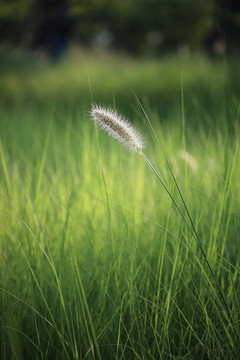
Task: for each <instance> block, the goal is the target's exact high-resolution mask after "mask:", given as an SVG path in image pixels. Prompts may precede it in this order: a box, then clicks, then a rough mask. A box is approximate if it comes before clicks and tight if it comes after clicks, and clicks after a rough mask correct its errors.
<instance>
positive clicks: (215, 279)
mask: <svg viewBox="0 0 240 360" xmlns="http://www.w3.org/2000/svg"><path fill="white" fill-rule="evenodd" d="M138 153H139V154H140V155H141V156H142V157H143V158H144V160H145V161H146V163H147V164H148V166H149V167H150V168H151V170H152V171H153V173H154V174H155V175H156V176H157V178H158V180H159V181H160V183H161V184H162V186H163V187H164V189H165V190H166V192H167V194H168V195H169V197H170V198H171V200H172V202H173V204H174V205H175V207H176V208H177V210H178V212H179V213H180V214H181V216H182V218H183V220H184V222H185V223H186V225H187V227H188V229H189V230H190V232H191V234H192V235H193V237H194V238H195V240H196V242H197V244H198V246H199V248H200V250H201V253H202V255H203V257H204V260H205V261H206V264H207V266H208V269H209V271H210V273H211V275H212V277H213V279H214V281H215V283H216V286H217V289H218V291H219V294H220V296H221V298H222V301H223V304H224V306H225V308H226V310H227V312H228V314H229V316H230V319H231V322H232V324H233V325H234V322H233V319H232V316H231V313H230V309H229V307H228V304H227V302H226V300H225V297H224V295H223V293H222V290H221V288H220V286H219V284H218V281H217V278H216V276H215V274H214V272H213V270H212V267H211V265H210V263H209V261H208V259H207V256H206V253H205V251H204V249H203V247H202V244H201V241H200V239H199V236H198V234H197V231H196V228H195V226H194V224H193V221H192V218H191V216H190V213H189V211H188V208H187V205H186V203H185V201H184V199H183V196H182V193H181V192H180V189H179V187H178V185H177V181H176V179H175V177H174V182H175V184H176V185H177V189H178V191H179V192H180V195H181V199H182V201H183V204H184V207H185V209H186V211H187V215H188V217H189V220H190V223H191V225H192V227H191V226H190V224H189V222H188V221H187V219H186V217H185V216H184V214H183V212H182V210H181V209H180V208H179V206H178V204H177V203H176V201H175V200H174V198H173V196H172V195H171V193H170V192H169V190H168V189H167V187H166V185H165V184H164V182H163V181H162V179H161V177H160V176H159V174H158V173H157V171H156V170H155V169H154V167H153V165H152V164H151V162H150V161H149V160H148V158H147V157H146V155H145V154H144V153H143V152H142V150H138ZM171 174H172V171H171ZM172 175H173V174H172Z"/></svg>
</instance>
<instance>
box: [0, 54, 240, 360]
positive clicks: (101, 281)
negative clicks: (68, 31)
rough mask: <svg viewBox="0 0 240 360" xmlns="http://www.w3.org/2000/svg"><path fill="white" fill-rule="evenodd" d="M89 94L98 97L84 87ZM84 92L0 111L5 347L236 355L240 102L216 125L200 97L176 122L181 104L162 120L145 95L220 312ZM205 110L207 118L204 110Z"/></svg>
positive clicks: (137, 170)
mask: <svg viewBox="0 0 240 360" xmlns="http://www.w3.org/2000/svg"><path fill="white" fill-rule="evenodd" d="M172 61H173V60H172ZM173 62H174V61H173ZM139 66H140V65H139ZM49 71H50V70H49ZM53 71H54V72H56V74H58V75H57V76H58V77H59V76H60V74H59V73H58V71H59V69H58V70H57V68H56V69H54V70H53ZM104 71H106V70H104ZM129 73H131V71H130V70H129ZM6 76H7V75H6ZM29 76H30V75H29ZM32 76H33V77H34V76H35V75H34V74H33V75H32ZM36 76H37V75H36ZM51 76H53V75H51ZM62 76H63V74H62ZM115 76H116V79H117V75H115ZM139 76H141V71H139ZM149 76H150V75H149ZM214 76H216V74H215V75H214V74H213V75H212V77H214ZM136 77H137V75H136ZM64 78H65V75H64ZM93 79H94V77H93ZM183 80H184V79H183ZM101 81H102V80H101ZM108 81H109V79H108ZM118 81H119V83H120V82H121V80H120V79H118ZM91 82H92V84H93V83H94V81H91ZM123 83H124V80H123ZM44 84H45V85H44ZM85 85H86V86H88V85H87V84H85ZM24 86H25V85H23V88H24ZM26 86H27V85H26ZM44 86H45V88H46V91H48V87H47V83H44V82H43V84H42V85H39V89H40V91H42V93H44V90H43V89H42V87H44ZM98 86H99V87H100V83H98ZM212 86H213V85H212ZM93 88H94V85H93ZM87 91H89V86H88V90H86V92H87ZM97 94H98V93H97ZM146 94H147V93H146ZM92 95H93V100H94V101H98V98H99V97H100V98H101V94H100V95H99V96H98V95H96V94H94V89H93V92H92ZM179 97H180V95H179ZM123 98H124V97H123ZM123 98H121V99H123ZM109 99H111V100H112V95H111V96H109ZM150 99H151V98H150V97H149V102H151V101H150ZM131 101H132V104H133V108H134V109H136V110H132V111H131V112H129V114H130V115H131V121H132V122H133V123H136V124H137V127H138V129H139V130H140V131H141V133H143V134H144V137H145V139H146V142H147V148H146V154H147V156H149V157H150V158H151V161H152V163H153V165H154V166H155V167H156V169H157V170H158V172H159V173H160V174H161V176H162V178H163V179H164V182H165V183H166V184H167V186H168V188H169V190H170V192H171V193H172V195H173V196H174V198H175V199H176V201H177V202H178V203H179V204H181V201H180V198H179V195H178V193H177V190H176V187H175V185H174V182H173V180H172V178H171V175H170V173H169V170H168V168H167V165H166V162H165V160H164V157H163V155H162V153H161V150H160V148H159V145H158V143H157V141H156V139H155V137H154V135H153V133H152V132H151V129H150V127H149V125H148V122H147V121H146V119H145V118H144V116H143V115H142V114H141V111H140V109H139V108H138V105H137V104H136V101H135V99H134V97H133V98H132V100H131ZM234 101H235V100H234ZM179 102H180V103H181V99H180V100H179ZM89 104H90V95H89V99H88V102H87V101H86V100H84V101H82V100H79V104H76V103H74V104H73V106H69V105H64V104H59V103H58V102H56V101H55V102H53V103H52V104H51V105H49V104H48V103H47V102H46V105H45V106H40V105H39V103H37V104H35V105H34V104H32V105H31V106H29V107H26V106H25V103H24V102H23V104H22V105H21V102H18V104H16V105H15V107H11V108H10V107H8V106H6V105H7V104H6V103H5V105H4V106H2V108H1V110H0V111H1V113H0V117H1V122H0V140H1V142H0V189H1V190H0V219H1V226H0V247H1V248H0V257H1V261H0V271H1V281H0V284H1V285H0V287H1V300H0V302H1V324H0V326H1V327H0V334H1V335H0V344H1V345H0V346H1V358H2V359H33V358H34V359H100V358H101V359H126V360H129V359H226V360H227V359H237V358H238V354H239V310H240V309H239V306H240V305H239V296H240V293H239V266H240V262H239V261H240V260H239V256H238V254H239V245H240V244H239V211H240V204H239V198H240V183H239V175H240V164H239V161H238V159H239V155H240V154H239V125H238V124H237V122H236V121H235V120H236V119H237V116H238V112H237V106H236V107H235V108H234V107H232V109H231V112H232V113H233V114H235V115H234V119H235V120H234V119H232V123H231V127H229V125H228V121H227V116H226V114H222V119H221V121H220V122H219V126H217V125H216V122H215V121H213V124H214V125H212V126H211V127H208V126H206V119H205V118H204V116H205V113H204V111H203V110H201V109H198V111H197V112H196V113H194V112H191V117H193V116H194V117H195V119H197V122H196V121H193V122H192V121H191V119H190V116H189V114H188V111H189V108H186V109H185V110H186V113H185V130H184V131H183V119H182V114H181V108H180V111H178V108H177V107H176V108H175V111H173V110H174V109H171V108H169V112H168V113H167V115H166V117H165V118H164V119H163V118H162V115H160V114H159V113H158V112H157V110H156V111H153V112H152V111H151V109H150V108H148V106H147V105H146V110H147V112H148V115H149V117H150V119H151V121H152V124H153V127H154V130H155V131H156V133H157V135H158V137H159V139H160V142H161V145H162V146H163V148H164V150H165V152H166V154H167V157H168V159H169V161H170V163H171V165H172V167H173V171H174V174H175V176H176V178H177V181H178V183H179V186H180V188H181V190H182V192H183V196H184V198H185V199H186V201H187V204H188V206H189V209H190V212H191V215H192V217H193V220H194V223H195V225H196V228H197V231H198V233H199V236H200V238H201V241H202V244H203V247H204V250H205V252H206V253H207V256H208V259H209V261H210V263H211V266H212V268H213V269H214V272H215V273H216V275H217V279H218V282H219V284H220V287H221V290H222V292H223V293H224V296H225V298H226V301H227V303H228V306H229V308H230V309H231V315H232V318H233V324H232V323H231V324H229V322H228V319H227V317H226V315H227V314H226V312H225V309H224V308H223V306H222V303H221V298H220V297H219V293H218V291H217V288H216V286H215V283H214V281H213V280H212V278H211V276H210V274H209V271H208V269H207V267H206V265H205V264H204V259H203V258H202V256H201V252H200V251H199V248H198V247H197V245H196V243H195V241H194V239H193V237H192V236H191V233H190V232H189V230H188V228H187V227H186V225H185V224H184V221H183V220H182V218H181V216H180V215H179V213H178V212H177V211H176V209H175V208H174V206H173V205H172V203H171V201H170V199H169V198H168V196H167V194H166V193H165V191H164V189H163V188H162V187H161V185H160V184H159V183H158V182H157V179H156V178H155V177H154V174H152V173H151V172H150V171H149V169H148V168H147V165H146V163H145V162H144V160H143V159H142V158H141V157H140V156H139V155H138V154H135V153H130V154H129V153H127V152H126V151H125V149H124V148H123V147H122V146H121V145H119V144H118V143H117V142H115V141H114V140H112V139H111V138H109V137H107V136H106V134H104V133H102V132H99V133H98V134H97V135H96V129H95V128H94V125H93V124H92V123H91V122H90V121H89V116H88V111H89ZM113 105H114V104H113ZM182 105H183V104H182ZM202 106H203V107H204V103H202ZM122 107H123V108H124V105H122ZM182 107H183V106H182ZM219 107H221V105H220V104H219ZM229 112H230V110H229ZM217 113H219V108H216V114H217ZM208 116H209V119H208V121H207V123H209V124H210V123H211V116H212V117H213V116H214V113H211V114H210V113H208ZM140 120H141V121H140ZM213 120H214V119H213ZM228 129H229V130H228ZM233 130H234V131H233ZM186 151H187V152H186ZM189 159H190V160H189ZM182 209H183V207H182Z"/></svg>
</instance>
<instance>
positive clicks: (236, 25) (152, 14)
mask: <svg viewBox="0 0 240 360" xmlns="http://www.w3.org/2000/svg"><path fill="white" fill-rule="evenodd" d="M239 39H240V1H239V0H201V1H197V0H0V41H1V42H8V43H10V44H21V45H23V46H26V47H32V48H43V49H44V50H46V51H48V52H49V53H50V54H51V55H52V56H56V57H58V56H61V54H62V53H63V52H64V50H65V49H66V47H67V44H68V42H69V41H71V40H72V41H75V42H78V43H79V44H81V45H82V46H86V47H99V48H112V49H120V50H126V51H128V52H131V53H133V54H150V55H158V54H161V53H164V52H166V51H172V50H180V51H187V50H188V49H199V48H204V49H207V50H208V51H213V52H215V53H219V54H221V53H224V52H225V48H227V51H229V52H234V51H236V50H238V48H239V45H240V41H239Z"/></svg>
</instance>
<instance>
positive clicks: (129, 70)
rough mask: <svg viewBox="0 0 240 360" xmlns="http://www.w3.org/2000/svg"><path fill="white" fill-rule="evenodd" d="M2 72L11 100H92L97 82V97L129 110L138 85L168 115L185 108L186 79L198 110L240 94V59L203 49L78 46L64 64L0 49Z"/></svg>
mask: <svg viewBox="0 0 240 360" xmlns="http://www.w3.org/2000/svg"><path fill="white" fill-rule="evenodd" d="M0 72H1V82H0V93H1V101H2V103H4V104H9V105H11V104H17V103H20V104H22V103H23V102H24V103H26V104H27V105H28V106H29V105H30V104H31V103H34V104H35V103H38V104H43V105H44V104H46V103H52V102H53V101H57V102H58V106H60V105H63V106H66V105H68V106H72V104H74V103H78V104H79V102H80V103H86V102H89V101H90V99H91V95H90V89H89V88H90V87H91V91H92V94H93V96H94V99H95V100H98V101H102V102H108V103H112V102H113V101H116V102H117V103H120V105H122V104H125V108H127V109H128V108H129V107H130V106H131V104H132V103H133V99H134V97H133V95H132V93H131V90H130V89H133V90H134V91H135V92H136V93H137V95H138V96H139V97H140V98H141V99H145V100H146V101H147V100H149V101H151V106H156V107H158V108H159V109H160V111H162V112H163V113H164V114H165V113H166V111H169V109H171V108H172V109H173V108H175V109H177V110H178V109H179V107H180V101H179V99H180V91H181V79H183V82H184V92H185V106H187V108H189V109H191V110H194V111H195V112H196V111H197V110H198V109H199V108H200V109H201V108H204V109H205V111H206V114H208V112H209V111H211V110H212V112H213V113H214V112H216V110H217V109H219V113H220V112H221V111H222V110H224V111H227V110H229V109H228V108H227V104H228V103H229V101H234V99H235V98H236V97H238V96H239V93H240V85H239V84H240V70H239V66H238V62H237V60H229V61H228V60H226V59H215V60H209V59H208V58H206V57H204V56H203V55H199V54H198V55H195V56H188V57H186V56H180V55H179V56H178V57H176V56H166V57H164V58H162V59H156V60H150V59H149V60H146V59H145V60H138V61H137V60H136V59H134V58H128V57H126V56H123V55H122V56H116V55H114V54H112V55H111V54H108V55H106V54H92V53H87V52H86V51H80V50H76V49H72V50H71V51H70V52H69V54H68V55H66V57H65V58H64V59H63V60H62V61H60V62H59V63H49V62H47V61H46V60H44V59H42V60H40V58H37V59H33V58H32V57H31V56H30V55H28V54H25V55H23V54H22V53H19V54H16V53H12V54H9V53H7V55H6V53H5V52H4V50H3V49H0ZM89 83H90V86H89ZM224 105H225V109H224V108H223V106H224ZM122 107H123V105H122Z"/></svg>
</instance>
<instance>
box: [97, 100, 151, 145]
mask: <svg viewBox="0 0 240 360" xmlns="http://www.w3.org/2000/svg"><path fill="white" fill-rule="evenodd" d="M90 116H91V118H92V120H93V121H95V122H96V124H97V125H98V126H99V128H100V129H102V130H105V131H106V132H107V133H108V135H110V136H112V137H113V138H115V139H117V140H118V141H119V142H120V143H122V144H123V145H125V147H126V148H127V149H128V150H130V151H131V150H135V151H141V150H142V149H143V148H144V142H143V139H142V136H141V135H140V134H139V133H138V131H137V130H136V129H135V128H134V127H133V126H132V125H131V124H130V123H129V121H128V120H126V119H125V118H124V117H123V116H121V115H119V114H118V113H116V112H115V111H113V110H112V109H111V108H106V107H102V106H99V105H93V106H92V108H91V110H90Z"/></svg>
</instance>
